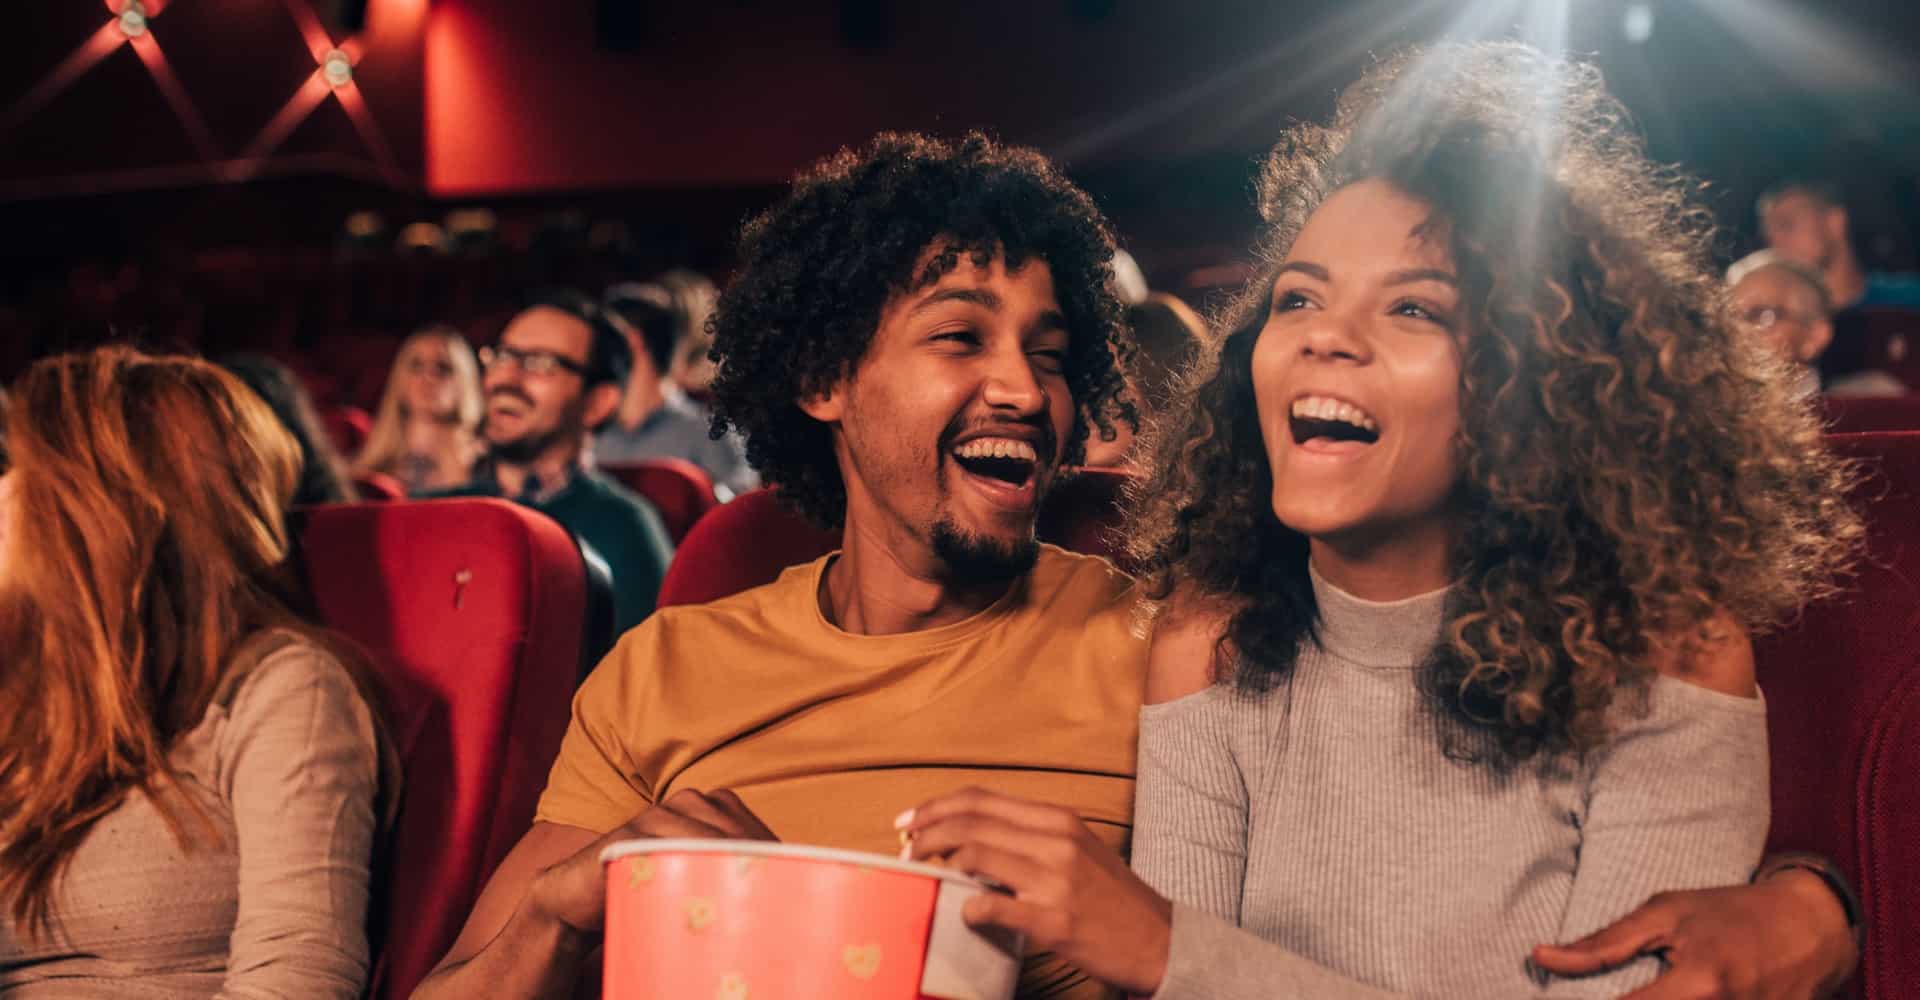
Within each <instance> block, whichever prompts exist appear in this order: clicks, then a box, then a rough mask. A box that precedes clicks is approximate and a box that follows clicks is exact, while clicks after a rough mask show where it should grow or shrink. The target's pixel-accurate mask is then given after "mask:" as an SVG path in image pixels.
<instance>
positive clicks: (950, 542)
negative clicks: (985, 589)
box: [933, 518, 1040, 585]
mask: <svg viewBox="0 0 1920 1000" xmlns="http://www.w3.org/2000/svg"><path fill="white" fill-rule="evenodd" d="M933 554H934V555H936V556H938V557H940V561H941V562H942V563H944V564H946V567H947V572H948V574H949V575H950V576H951V578H952V580H953V582H954V583H958V584H962V585H974V584H988V583H1006V582H1007V581H1009V580H1012V579H1014V578H1016V577H1019V576H1021V575H1022V574H1024V573H1026V572H1027V571H1028V570H1030V569H1032V568H1033V564H1034V561H1035V560H1037V559H1039V558H1040V543H1039V541H1038V540H1036V539H1035V538H1034V537H1033V535H1031V534H1029V535H1027V536H1026V537H1025V538H1023V539H1020V540H1018V541H1013V542H1003V541H1000V540H998V539H993V538H983V537H981V536H979V535H968V534H966V533H964V532H962V531H961V530H960V528H959V526H958V525H956V524H954V523H953V521H952V520H950V519H947V518H941V519H940V520H939V521H936V522H935V523H934V525H933Z"/></svg>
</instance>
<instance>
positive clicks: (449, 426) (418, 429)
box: [402, 416, 464, 454]
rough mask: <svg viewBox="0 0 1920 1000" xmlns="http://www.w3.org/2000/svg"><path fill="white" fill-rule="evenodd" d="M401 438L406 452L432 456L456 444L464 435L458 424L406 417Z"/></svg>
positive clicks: (431, 418) (433, 419)
mask: <svg viewBox="0 0 1920 1000" xmlns="http://www.w3.org/2000/svg"><path fill="white" fill-rule="evenodd" d="M402 436H403V438H404V440H405V441H406V445H407V450H408V451H410V452H413V453H415V454H432V453H435V452H438V451H440V450H442V449H444V448H446V447H447V446H448V445H449V444H452V443H455V442H458V441H459V440H460V439H461V438H462V437H463V436H464V435H463V434H462V433H461V428H460V422H459V421H458V420H457V419H456V420H441V419H439V418H437V417H432V416H418V417H408V418H407V422H406V426H405V430H404V431H403V432H402Z"/></svg>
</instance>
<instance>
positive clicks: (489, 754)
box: [299, 500, 585, 998]
mask: <svg viewBox="0 0 1920 1000" xmlns="http://www.w3.org/2000/svg"><path fill="white" fill-rule="evenodd" d="M299 537H300V541H301V548H302V558H303V561H304V563H305V568H306V575H307V582H308V586H309V587H310V588H311V590H312V592H313V595H314V599H315V602H316V604H317V605H318V609H319V612H320V617H321V619H322V620H323V621H324V622H325V623H326V624H327V625H328V626H330V627H332V628H334V629H337V630H339V631H341V632H343V633H345V634H347V635H348V636H351V637H352V638H353V639H354V640H356V641H357V642H359V644H360V645H361V646H362V647H363V648H365V649H366V650H367V651H368V652H369V653H370V654H372V656H373V658H374V661H375V663H376V665H377V666H378V667H379V669H380V670H381V672H382V675H383V679H384V680H385V681H386V682H387V684H386V686H387V687H388V688H389V690H390V703H389V705H388V713H387V714H388V716H389V719H390V721H391V722H392V724H393V730H394V735H395V738H396V741H397V742H398V744H399V749H400V752H401V758H402V766H403V768H404V771H403V782H404V784H403V787H402V793H401V811H400V817H399V822H398V827H397V829H396V830H395V831H394V834H393V837H392V839H391V841H390V846H391V850H390V852H389V855H388V858H387V862H388V864H387V870H388V871H389V872H390V874H391V877H390V880H389V882H388V883H387V885H385V886H384V887H383V888H382V890H381V891H380V892H378V893H377V894H376V899H377V900H378V901H379V902H378V903H377V904H376V905H377V906H378V907H379V912H378V913H377V914H376V918H375V919H376V923H377V926H380V927H383V928H384V929H385V936H384V940H382V941H377V942H376V945H377V946H378V947H379V965H378V967H377V968H376V972H375V983H374V989H373V991H372V993H371V995H372V996H374V997H377V998H388V997H392V998H401V997H406V996H407V995H408V994H410V993H411V992H412V991H413V988H414V986H415V984H417V983H418V982H419V981H420V979H421V978H422V977H424V976H425V975H426V974H427V972H428V971H430V970H431V969H432V968H433V965H434V963H436V962H438V961H439V959H440V956H441V955H442V954H444V953H445V952H446V949H447V948H448V947H449V946H451V945H452V943H453V939H454V936H455V935H456V934H457V933H458V932H459V929H460V926H461V924H463V923H464V922H465V920H466V917H467V913H468V911H469V910H471V909H472V906H473V901H474V898H475V897H476V896H477V895H478V894H479V891H480V887H481V886H482V885H484V884H485V881H486V878H487V876H488V875H489V874H491V873H492V871H493V868H494V866H495V865H497V864H499V862H500V859H501V858H503V857H504V856H505V855H506V853H507V851H508V849H509V848H511V847H512V846H513V845H514V843H515V842H516V841H518V840H519V839H520V837H521V835H523V834H525V833H526V832H527V829H528V827H529V825H530V824H531V823H532V820H533V808H534V803H535V801H536V800H537V799H538V797H539V794H540V791H541V789H542V788H544V787H545V785H546V779H547V771H548V769H549V768H550V767H551V766H552V764H553V758H554V755H555V754H556V753H558V751H559V747H560V737H561V735H562V734H563V733H564V732H565V731H566V725H567V719H568V715H569V710H570V702H571V699H572V695H573V688H574V680H575V678H576V676H577V675H578V670H579V661H580V655H581V654H580V643H581V632H582V622H583V620H584V614H585V609H584V601H585V593H584V588H585V575H584V571H583V568H582V564H581V559H580V553H579V550H578V548H576V547H575V545H574V542H573V539H572V538H571V537H570V536H568V534H567V533H566V531H565V530H564V529H562V528H561V527H560V526H559V525H558V524H555V523H554V522H553V521H551V520H549V519H547V518H546V517H545V516H543V515H541V514H538V513H535V512H533V511H530V510H527V509H524V508H520V507H516V506H514V505H512V504H509V503H506V502H504V501H499V500H434V501H428V502H423V503H386V504H342V505H335V506H323V507H315V508H311V509H309V510H307V511H304V512H303V513H302V514H301V523H300V526H299Z"/></svg>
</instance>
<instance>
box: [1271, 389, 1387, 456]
mask: <svg viewBox="0 0 1920 1000" xmlns="http://www.w3.org/2000/svg"><path fill="white" fill-rule="evenodd" d="M1288 425H1289V428H1290V429H1291V431H1292V432H1293V443H1294V444H1298V445H1338V444H1346V443H1354V444H1358V445H1361V446H1365V445H1370V444H1373V443H1374V442H1376V441H1378V440H1380V422H1379V421H1378V420H1375V419H1374V417H1373V414H1371V413H1368V412H1367V411H1365V410H1363V409H1361V408H1360V407H1358V406H1355V405H1353V404H1352V403H1349V402H1346V401H1345V400H1340V399H1334V398H1332V397H1331V396H1311V395H1309V396H1301V397H1300V398H1298V399H1296V400H1294V401H1293V409H1292V410H1291V411H1290V412H1289V413H1288Z"/></svg>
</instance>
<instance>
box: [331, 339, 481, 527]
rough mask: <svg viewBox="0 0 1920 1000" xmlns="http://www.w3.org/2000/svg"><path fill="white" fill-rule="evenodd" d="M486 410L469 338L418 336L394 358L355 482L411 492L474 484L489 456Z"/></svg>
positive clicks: (355, 470) (356, 466)
mask: <svg viewBox="0 0 1920 1000" xmlns="http://www.w3.org/2000/svg"><path fill="white" fill-rule="evenodd" d="M484 407H485V402H484V401H483V400H482V398H481V394H480V364H479V362H478V361H476V360H475V359H474V355H473V348H472V347H471V346H470V345H469V344H468V343H467V338H466V337H465V336H463V335H461V333H460V331H459V330H456V329H454V328H452V327H450V326H430V327H427V328H426V329H424V330H421V331H419V332H417V333H415V334H413V335H412V336H410V337H408V338H407V339H406V340H405V341H403V342H402V343H401V345H400V352H399V355H398V356H397V357H395V359H394V362H393V371H392V373H391V374H390V375H389V376H388V377H387V389H386V392H385V393H384V394H382V396H381V397H380V409H379V411H378V412H377V413H375V414H374V418H373V429H372V430H371V431H370V432H369V433H368V434H367V443H366V444H365V445H363V446H362V447H361V449H360V454H359V455H358V456H357V457H355V458H354V460H353V467H352V472H353V475H354V476H355V477H356V478H358V477H361V476H365V475H367V474H369V473H380V474H383V475H388V476H392V477H393V478H394V479H396V480H399V482H400V484H401V485H402V486H404V487H406V490H407V492H408V493H425V492H428V491H431V490H444V489H451V488H453V487H456V486H459V485H461V484H463V483H465V482H467V481H468V480H469V479H470V478H472V475H473V463H474V460H475V459H476V458H478V457H479V455H480V451H481V444H480V420H481V417H482V416H483V415H484V414H483V410H484Z"/></svg>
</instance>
